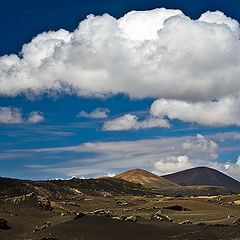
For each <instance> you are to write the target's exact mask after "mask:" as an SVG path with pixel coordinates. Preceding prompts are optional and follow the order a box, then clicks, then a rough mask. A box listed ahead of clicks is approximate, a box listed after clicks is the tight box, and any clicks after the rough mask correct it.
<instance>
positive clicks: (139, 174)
mask: <svg viewBox="0 0 240 240" xmlns="http://www.w3.org/2000/svg"><path fill="white" fill-rule="evenodd" d="M114 178H120V179H123V180H126V181H129V182H133V183H140V184H142V185H143V186H144V187H147V188H162V187H177V186H179V185H178V184H176V183H174V182H171V181H169V180H167V179H165V178H162V177H159V176H157V175H155V174H153V173H150V172H147V171H145V170H142V169H133V170H129V171H126V172H123V173H120V174H118V175H116V176H114Z"/></svg>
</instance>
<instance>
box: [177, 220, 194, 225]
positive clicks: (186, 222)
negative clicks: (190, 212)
mask: <svg viewBox="0 0 240 240" xmlns="http://www.w3.org/2000/svg"><path fill="white" fill-rule="evenodd" d="M179 224H192V222H191V221H190V220H185V221H183V222H180V223H179Z"/></svg>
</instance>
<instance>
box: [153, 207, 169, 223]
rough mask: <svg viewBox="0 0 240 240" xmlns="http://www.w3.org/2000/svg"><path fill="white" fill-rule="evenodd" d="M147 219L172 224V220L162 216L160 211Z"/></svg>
mask: <svg viewBox="0 0 240 240" xmlns="http://www.w3.org/2000/svg"><path fill="white" fill-rule="evenodd" d="M149 219H156V220H159V221H167V222H173V220H172V218H170V217H169V216H167V215H164V214H163V213H162V211H161V210H159V211H157V212H156V213H155V214H151V215H150V216H149Z"/></svg>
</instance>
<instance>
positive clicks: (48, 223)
mask: <svg viewBox="0 0 240 240" xmlns="http://www.w3.org/2000/svg"><path fill="white" fill-rule="evenodd" d="M51 225H52V224H51V223H50V222H46V223H44V224H43V225H42V226H40V227H39V226H36V227H35V229H34V230H33V232H37V231H40V230H43V229H45V228H48V227H50V226H51Z"/></svg>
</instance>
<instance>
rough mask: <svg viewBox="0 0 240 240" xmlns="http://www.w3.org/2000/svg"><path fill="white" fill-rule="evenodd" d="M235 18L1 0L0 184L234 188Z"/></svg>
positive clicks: (222, 13) (159, 7)
mask: <svg viewBox="0 0 240 240" xmlns="http://www.w3.org/2000/svg"><path fill="white" fill-rule="evenodd" d="M239 8H240V2H239V1H233V0H229V1H205V0H202V1H188V0H181V1H177V0H175V1H174V0H165V1H161V0H158V1H154V0H148V1H145V0H143V1H136V0H132V1H124V0H123V1H109V0H103V1H96V0H91V1H87V2H86V1H85V3H84V2H83V1H77V0H71V1H69V0H68V1H66V0H63V1H59V0H58V1H57V0H51V1H47V0H41V1H40V0H35V1H30V0H22V1H17V0H0V29H1V37H0V176H2V177H11V178H21V179H54V178H62V179H68V178H71V177H73V176H76V177H80V178H92V177H99V176H113V175H115V174H118V173H120V172H122V171H125V170H129V169H134V168H143V169H145V170H148V171H150V172H153V173H155V174H158V175H160V176H161V175H164V174H169V173H173V172H177V171H181V170H184V169H188V168H192V167H197V166H207V167H211V168H215V169H217V170H220V171H222V172H224V173H226V174H228V175H229V176H231V177H233V178H235V179H238V180H240V131H239V130H240V108H239V106H240V79H239V76H240V40H239V36H240V27H239V22H240V15H239V11H238V9H239Z"/></svg>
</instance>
